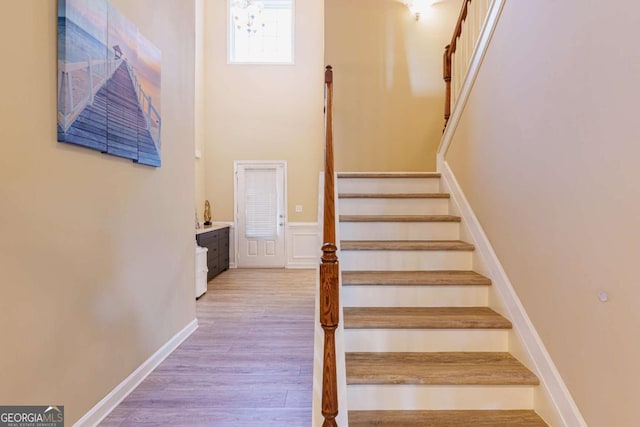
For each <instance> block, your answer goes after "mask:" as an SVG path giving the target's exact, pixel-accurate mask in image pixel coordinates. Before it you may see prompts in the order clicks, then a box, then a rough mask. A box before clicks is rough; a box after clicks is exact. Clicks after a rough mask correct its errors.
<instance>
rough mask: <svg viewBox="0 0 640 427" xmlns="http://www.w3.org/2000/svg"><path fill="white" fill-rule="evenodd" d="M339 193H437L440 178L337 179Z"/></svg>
mask: <svg viewBox="0 0 640 427" xmlns="http://www.w3.org/2000/svg"><path fill="white" fill-rule="evenodd" d="M338 191H339V192H340V193H368V194H375V193H383V194H390V193H438V192H439V191H440V178H338Z"/></svg>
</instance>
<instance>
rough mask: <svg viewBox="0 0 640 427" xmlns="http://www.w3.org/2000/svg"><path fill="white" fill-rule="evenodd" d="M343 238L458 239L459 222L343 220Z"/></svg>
mask: <svg viewBox="0 0 640 427" xmlns="http://www.w3.org/2000/svg"><path fill="white" fill-rule="evenodd" d="M340 238H341V239H343V240H458V239H459V238H460V223H459V222H341V223H340Z"/></svg>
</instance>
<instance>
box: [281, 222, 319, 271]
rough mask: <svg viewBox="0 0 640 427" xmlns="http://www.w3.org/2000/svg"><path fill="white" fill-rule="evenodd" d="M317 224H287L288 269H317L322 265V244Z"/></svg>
mask: <svg viewBox="0 0 640 427" xmlns="http://www.w3.org/2000/svg"><path fill="white" fill-rule="evenodd" d="M320 240H321V239H320V226H319V225H318V223H316V222H290V223H288V224H287V268H316V267H317V266H318V264H319V263H320V255H321V250H320V247H321V245H322V242H321V241H320Z"/></svg>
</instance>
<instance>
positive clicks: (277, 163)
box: [233, 160, 289, 268]
mask: <svg viewBox="0 0 640 427" xmlns="http://www.w3.org/2000/svg"><path fill="white" fill-rule="evenodd" d="M254 165H255V166H270V165H272V166H276V167H278V166H282V173H283V177H282V179H283V181H284V182H283V183H282V187H283V189H282V193H283V194H282V203H283V204H284V207H283V211H284V218H283V219H284V225H283V226H282V239H283V240H284V254H283V255H284V265H283V266H282V268H287V260H288V259H289V258H288V252H289V245H288V244H287V227H288V224H289V203H288V201H287V195H288V191H287V161H286V160H234V161H233V220H234V222H235V225H236V226H235V233H234V236H233V242H234V255H235V259H236V267H238V268H239V267H240V257H239V255H240V247H239V246H240V245H239V241H240V227H239V223H240V221H239V215H240V211H239V209H238V207H239V203H238V200H239V199H238V169H239V167H240V166H244V167H246V166H254Z"/></svg>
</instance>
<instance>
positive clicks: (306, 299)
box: [100, 269, 316, 427]
mask: <svg viewBox="0 0 640 427" xmlns="http://www.w3.org/2000/svg"><path fill="white" fill-rule="evenodd" d="M315 274H316V272H315V270H266V269H265V270H243V269H237V270H235V269H234V270H228V271H226V272H224V273H222V274H221V275H219V276H217V277H216V278H215V279H213V280H212V281H211V282H209V285H208V291H207V293H206V294H204V295H203V296H202V297H201V298H200V300H198V302H197V303H196V311H197V317H198V322H199V328H198V330H197V331H196V332H195V333H194V334H193V335H192V336H191V337H190V338H189V339H188V340H186V341H185V342H184V343H183V344H182V345H181V346H180V347H179V348H178V349H177V350H176V351H175V352H174V353H173V354H171V355H170V356H169V357H168V358H167V359H166V360H165V361H164V362H163V363H162V364H161V365H160V366H159V367H158V368H157V369H156V370H155V371H154V372H153V373H152V374H151V375H149V377H147V378H146V379H145V381H144V382H143V383H142V384H140V386H139V387H138V388H137V389H136V390H134V391H133V393H131V394H130V395H129V396H128V397H127V399H125V400H124V401H123V402H122V403H121V404H120V405H119V406H118V407H117V408H116V409H115V410H114V411H113V412H112V413H111V415H109V417H107V418H106V419H105V420H104V421H103V422H102V423H101V424H100V425H101V426H103V427H114V426H189V427H195V426H215V427H243V426H261V427H266V426H272V427H276V426H278V427H283V426H286V427H308V426H310V425H311V397H312V375H313V373H312V370H313V331H314V295H315V293H314V285H315Z"/></svg>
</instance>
